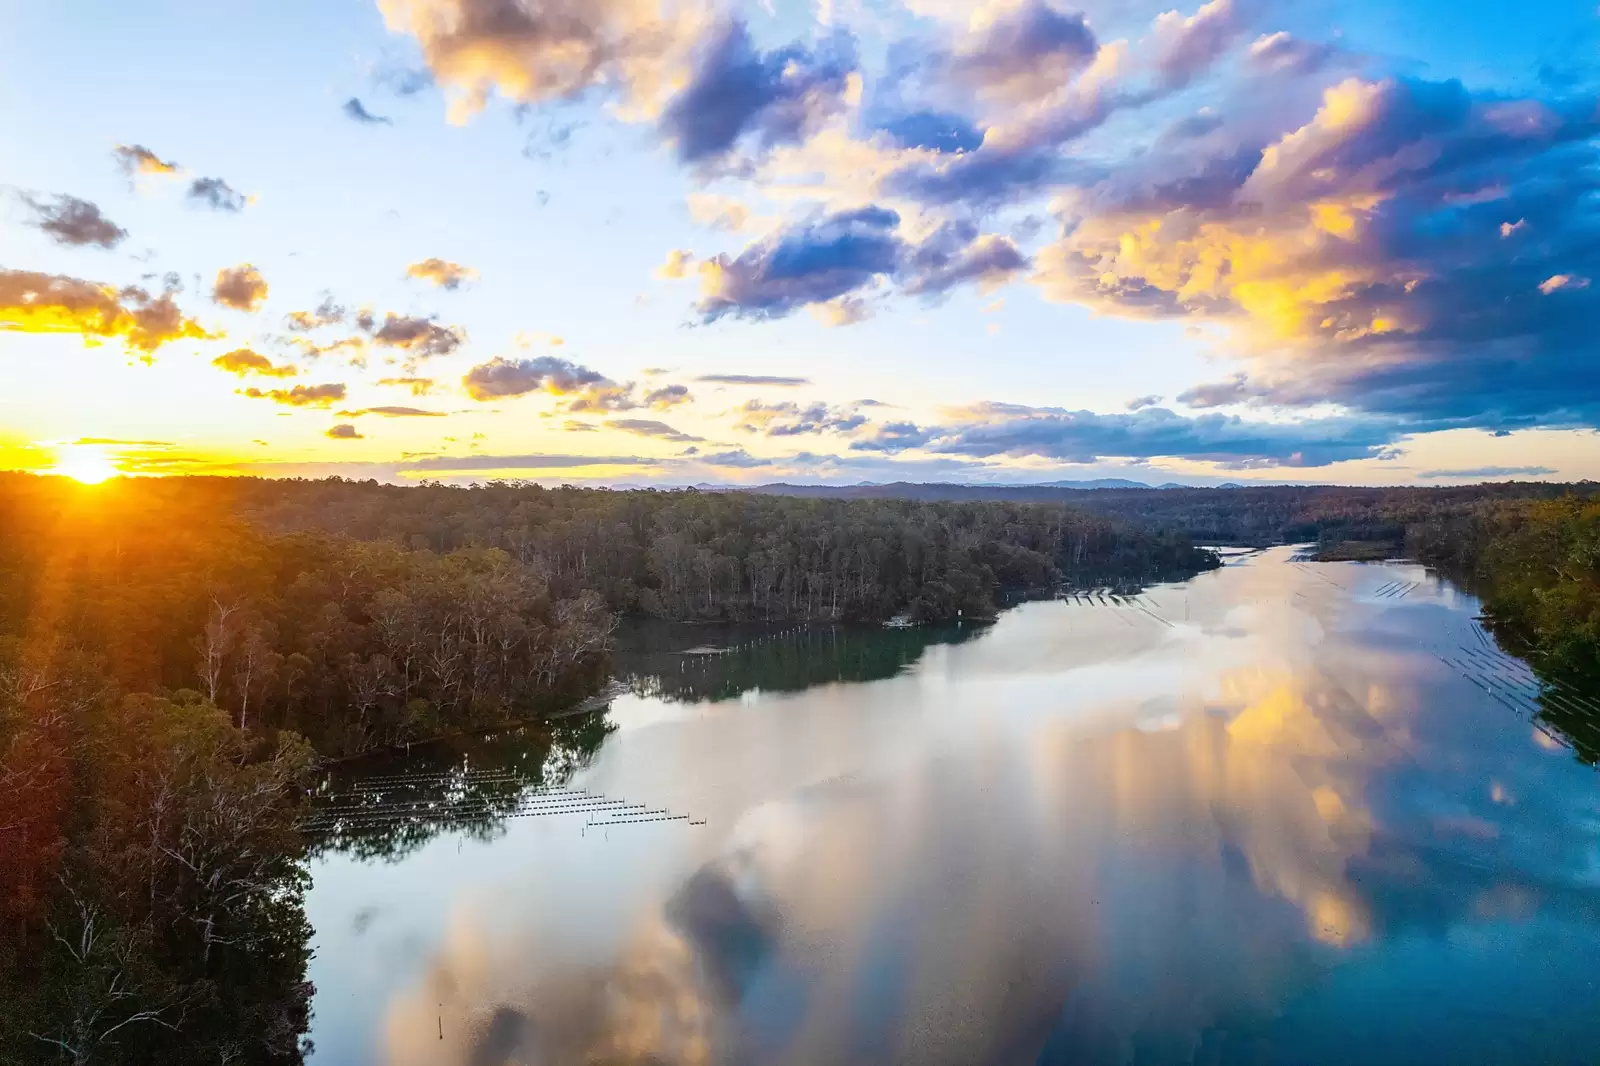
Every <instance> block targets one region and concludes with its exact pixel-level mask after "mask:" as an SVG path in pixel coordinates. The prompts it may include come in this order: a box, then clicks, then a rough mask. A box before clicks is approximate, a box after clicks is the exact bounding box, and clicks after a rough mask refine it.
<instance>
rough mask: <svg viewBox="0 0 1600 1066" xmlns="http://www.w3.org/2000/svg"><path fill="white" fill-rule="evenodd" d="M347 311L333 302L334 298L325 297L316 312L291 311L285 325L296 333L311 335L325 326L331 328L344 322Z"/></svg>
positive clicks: (285, 317) (285, 319) (285, 318)
mask: <svg viewBox="0 0 1600 1066" xmlns="http://www.w3.org/2000/svg"><path fill="white" fill-rule="evenodd" d="M344 316H345V310H344V308H343V307H340V306H339V305H338V304H336V303H334V302H333V297H331V296H328V297H324V298H323V301H322V302H321V303H320V304H318V305H317V308H316V310H314V311H290V312H289V313H288V314H287V315H286V316H284V325H285V326H286V327H288V328H289V329H290V330H292V331H293V332H295V333H309V332H311V331H312V330H314V329H321V328H322V327H323V326H331V325H334V324H335V323H339V322H343V321H344Z"/></svg>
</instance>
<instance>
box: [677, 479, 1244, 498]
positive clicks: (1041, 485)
mask: <svg viewBox="0 0 1600 1066" xmlns="http://www.w3.org/2000/svg"><path fill="white" fill-rule="evenodd" d="M730 487H737V486H710V485H706V486H696V488H705V489H712V488H717V489H727V488H730ZM1194 487H1195V486H1192V485H1178V484H1173V483H1168V484H1165V485H1161V486H1159V487H1158V486H1155V485H1150V484H1146V483H1145V482H1143V481H1129V480H1126V479H1125V478H1097V479H1095V480H1093V481H1044V482H1035V483H1033V484H1027V485H971V484H967V485H962V484H954V483H949V482H937V481H936V482H925V483H921V484H918V483H914V482H910V481H894V482H889V483H887V484H879V483H877V482H871V481H863V482H859V483H857V484H854V485H794V484H790V483H788V482H776V483H773V484H769V485H751V486H748V487H744V491H745V492H760V493H765V494H767V495H771V496H804V497H810V498H813V499H846V500H859V499H870V500H880V499H896V500H943V501H947V502H952V503H956V502H961V501H966V500H1009V501H1012V502H1017V503H1026V502H1029V501H1043V500H1059V499H1062V498H1063V497H1065V496H1067V495H1068V494H1071V493H1100V492H1130V491H1132V492H1159V491H1162V490H1166V489H1192V488H1194ZM1218 487H1220V488H1238V487H1239V486H1237V485H1224V486H1218Z"/></svg>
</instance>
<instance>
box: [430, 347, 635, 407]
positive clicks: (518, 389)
mask: <svg viewBox="0 0 1600 1066" xmlns="http://www.w3.org/2000/svg"><path fill="white" fill-rule="evenodd" d="M606 380H607V379H606V376H605V375H604V374H602V373H600V372H599V371H597V370H590V369H589V368H588V367H583V366H579V365H577V364H576V363H569V362H567V361H566V360H565V359H558V358H556V357H555V356H553V355H541V356H539V357H537V358H534V359H517V360H510V359H503V358H500V357H499V356H496V357H495V358H493V359H491V360H489V361H488V362H487V363H480V364H479V365H477V366H475V367H473V368H472V369H471V370H470V371H468V372H467V375H466V376H465V377H463V378H462V379H461V384H462V386H463V387H464V388H465V389H466V390H467V395H469V396H471V397H472V398H473V399H474V400H495V399H500V398H502V397H507V396H523V395H526V394H527V393H530V392H537V391H539V390H541V389H543V390H546V391H549V392H550V393H552V394H553V395H557V396H563V395H567V394H569V393H573V392H577V391H579V390H581V389H583V388H586V387H588V386H590V385H594V384H598V383H601V382H604V381H606Z"/></svg>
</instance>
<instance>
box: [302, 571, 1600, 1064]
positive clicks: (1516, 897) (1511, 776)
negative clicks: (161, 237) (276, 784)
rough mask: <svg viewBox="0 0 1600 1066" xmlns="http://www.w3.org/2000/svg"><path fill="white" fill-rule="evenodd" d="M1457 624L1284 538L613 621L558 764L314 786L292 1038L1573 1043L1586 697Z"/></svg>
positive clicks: (341, 1055) (1042, 1058)
mask: <svg viewBox="0 0 1600 1066" xmlns="http://www.w3.org/2000/svg"><path fill="white" fill-rule="evenodd" d="M1475 613H1476V603H1475V601H1473V600H1472V599H1471V598H1470V597H1467V596H1465V595H1463V594H1461V593H1459V592H1457V591H1456V590H1454V589H1453V588H1451V587H1450V586H1448V585H1443V584H1441V583H1439V582H1438V581H1436V580H1434V579H1433V578H1431V577H1430V576H1429V575H1428V574H1426V573H1425V572H1424V571H1422V570H1421V569H1420V568H1418V567H1412V566H1400V565H1389V566H1372V565H1368V566H1363V565H1360V564H1307V563H1301V562H1297V561H1296V560H1295V559H1294V556H1293V552H1292V551H1290V550H1288V549H1279V550H1273V551H1269V552H1266V553H1262V554H1258V555H1252V556H1247V557H1244V558H1241V559H1236V560H1234V561H1232V562H1231V563H1230V564H1229V565H1228V566H1227V567H1225V568H1224V569H1222V570H1220V571H1218V572H1215V573H1212V574H1208V575H1205V576H1203V577H1201V578H1198V579H1196V580H1195V581H1193V582H1190V583H1187V584H1184V585H1173V586H1167V587H1162V588H1158V589H1154V590H1150V591H1148V592H1147V593H1146V594H1145V595H1144V596H1142V597H1141V598H1139V599H1138V600H1137V601H1135V602H1131V603H1129V602H1123V603H1114V602H1111V601H1107V602H1105V603H1103V604H1102V603H1100V602H1098V601H1097V602H1095V603H1093V604H1086V603H1081V602H1080V603H1064V602H1043V603H1030V604H1026V605H1024V606H1021V607H1019V608H1016V609H1014V610H1011V611H1009V612H1007V613H1006V614H1004V615H1003V616H1002V618H1001V619H1000V621H999V622H998V623H997V624H995V625H993V626H992V627H988V628H983V629H972V628H968V629H966V630H951V631H947V632H890V631H886V632H871V633H837V632H831V631H825V630H824V631H810V632H799V633H783V632H772V633H764V634H753V633H750V632H748V631H742V632H741V631H717V630H710V629H699V628H692V629H680V630H677V631H674V632H671V633H667V634H665V635H663V633H662V632H661V631H648V632H643V631H642V632H639V633H636V634H633V635H632V636H631V638H630V642H629V644H628V645H627V646H625V647H624V649H623V651H622V653H621V654H620V655H619V660H618V664H619V673H620V674H621V675H623V677H624V679H625V680H626V682H627V683H628V685H629V689H630V691H628V692H627V693H626V694H623V695H621V696H619V697H618V698H617V699H616V701H615V702H614V703H613V704H612V708H611V711H610V713H609V715H608V716H605V717H604V718H601V717H599V716H590V717H589V718H587V719H584V720H579V721H574V722H570V723H567V724H566V725H564V726H563V727H562V732H561V734H560V735H559V736H557V737H556V738H555V743H554V746H553V747H550V748H548V749H547V748H546V746H545V745H544V744H543V743H542V742H541V741H540V740H539V739H538V738H535V737H532V736H526V737H511V738H501V739H500V740H498V741H496V742H495V743H493V744H488V745H479V746H469V747H467V748H463V749H459V750H454V751H450V752H445V753H439V752H433V753H421V754H415V755H413V757H412V758H411V759H410V760H407V761H404V762H402V763H400V764H397V765H391V766H388V767H379V768H372V769H368V770H366V771H364V773H366V774H367V775H368V776H369V780H368V782H367V783H366V784H365V786H363V785H362V784H361V783H360V782H356V781H350V780H342V781H340V782H337V783H335V785H334V786H331V788H332V790H334V791H337V792H339V793H340V795H339V796H338V797H337V798H332V797H330V799H329V800H328V804H329V809H330V811H332V812H333V813H332V815H331V816H336V817H339V818H343V819H344V820H345V824H346V826H347V827H348V828H349V829H350V830H352V832H350V833H348V834H347V835H345V836H343V837H339V838H337V840H338V843H336V845H335V846H331V847H330V848H329V850H327V851H326V852H324V854H323V855H322V856H321V857H320V858H319V859H318V860H317V862H316V865H315V868H314V875H315V881H314V887H313V889H312V892H311V894H310V898H309V903H308V907H309V911H310V917H311V920H312V922H313V924H314V925H315V927H316V945H317V957H316V960H315V961H314V963H313V968H312V969H313V972H312V977H313V979H314V980H315V982H316V984H317V986H318V989H319V993H318V996H317V999H316V1019H315V1027H314V1033H313V1035H314V1038H315V1040H316V1044H317V1052H316V1054H315V1056H314V1062H316V1063H318V1064H319V1066H330V1064H340V1066H342V1064H346V1063H350V1064H362V1063H374V1064H377V1063H383V1064H393V1066H424V1064H451V1066H456V1064H459V1066H490V1064H493V1066H498V1064H501V1063H578V1062H596V1063H662V1064H678V1063H861V1064H868V1063H872V1064H879V1063H952V1064H989V1063H994V1064H1002V1063H1005V1064H1009V1063H1069V1062H1071V1063H1077V1062H1084V1063H1189V1062H1199V1063H1235V1062H1238V1063H1246V1062H1248V1063H1346V1062H1360V1063H1366V1064H1376V1063H1400V1062H1451V1063H1517V1064H1523V1063H1592V1062H1595V1061H1597V1060H1600V776H1597V774H1596V771H1595V770H1594V769H1593V768H1592V767H1591V766H1589V765H1585V764H1584V763H1583V762H1582V761H1581V760H1580V759H1579V758H1578V757H1577V755H1576V754H1575V753H1574V752H1573V751H1572V750H1571V749H1570V748H1569V747H1567V746H1566V744H1565V742H1564V741H1565V738H1566V736H1567V735H1568V733H1570V732H1572V731H1573V730H1572V729H1570V728H1567V729H1565V730H1564V729H1563V724H1564V723H1565V724H1566V725H1567V726H1570V725H1571V723H1573V722H1575V721H1577V722H1582V721H1584V720H1585V716H1586V714H1587V710H1588V704H1587V702H1586V699H1585V698H1584V697H1583V696H1581V695H1580V694H1577V693H1571V692H1567V693H1558V694H1551V695H1549V696H1546V697H1544V701H1545V704H1548V708H1549V710H1548V713H1547V714H1545V715H1544V716H1543V717H1541V716H1540V709H1541V706H1543V705H1542V704H1541V703H1540V702H1539V695H1538V688H1537V683H1536V682H1534V681H1533V680H1532V679H1531V677H1530V675H1529V674H1528V673H1527V671H1526V669H1525V668H1524V667H1522V666H1521V664H1519V663H1518V662H1516V661H1515V660H1513V659H1510V658H1509V657H1506V656H1504V655H1503V654H1501V653H1500V652H1499V651H1498V650H1497V649H1495V648H1494V646H1493V642H1492V640H1490V639H1488V638H1487V637H1486V635H1485V634H1483V633H1482V631H1481V629H1480V628H1479V627H1478V626H1477V624H1476V623H1475V622H1474V620H1473V616H1474V614H1475ZM716 649H723V650H722V651H721V652H720V653H718V652H717V651H716ZM535 784H537V785H541V786H542V789H537V790H536V789H532V788H531V787H530V786H531V785H535ZM419 811H423V812H426V817H424V816H422V815H419V814H418V813H417V812H419ZM502 816H504V817H502ZM357 830H358V831H359V832H356V831H357Z"/></svg>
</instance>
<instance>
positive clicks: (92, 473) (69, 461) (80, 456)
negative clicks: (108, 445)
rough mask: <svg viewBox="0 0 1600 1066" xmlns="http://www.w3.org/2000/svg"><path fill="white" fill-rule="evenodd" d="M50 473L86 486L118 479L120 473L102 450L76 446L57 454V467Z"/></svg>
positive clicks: (63, 449) (70, 446)
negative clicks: (114, 478) (109, 479)
mask: <svg viewBox="0 0 1600 1066" xmlns="http://www.w3.org/2000/svg"><path fill="white" fill-rule="evenodd" d="M50 472H51V473H52V474H60V475H61V476H62V477H70V478H71V479H72V480H74V481H77V482H81V483H82V484H85V485H98V484H100V482H102V481H105V480H106V479H107V478H113V477H116V476H117V474H118V472H119V471H118V470H117V467H116V464H115V463H113V462H112V461H111V460H110V459H109V458H108V457H107V456H106V453H105V452H104V451H102V450H101V449H99V448H95V447H92V446H85V445H82V444H75V445H68V446H67V447H65V448H62V449H61V450H60V451H59V452H57V453H56V465H55V467H54V468H53V469H52V470H51V471H50Z"/></svg>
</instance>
